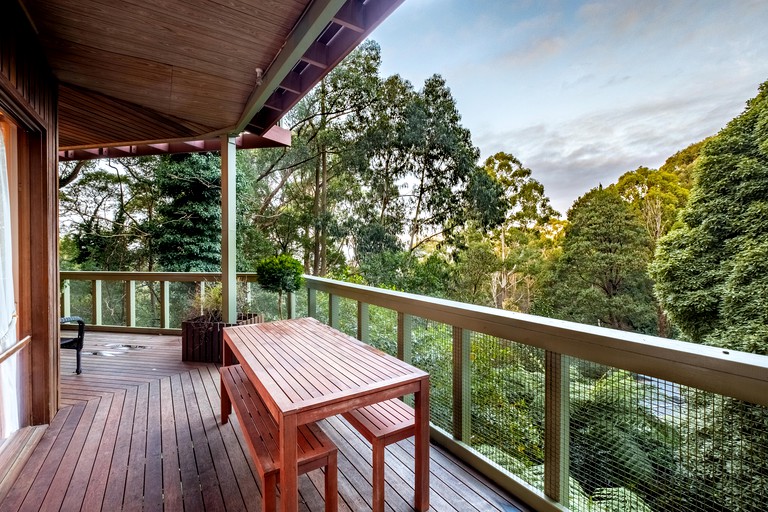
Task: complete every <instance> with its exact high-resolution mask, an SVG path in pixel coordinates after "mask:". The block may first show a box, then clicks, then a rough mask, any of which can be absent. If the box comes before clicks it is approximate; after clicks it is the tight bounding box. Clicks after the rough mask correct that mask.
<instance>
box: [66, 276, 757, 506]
mask: <svg viewBox="0 0 768 512" xmlns="http://www.w3.org/2000/svg"><path fill="white" fill-rule="evenodd" d="M217 278H218V274H168V273H164V274H158V273H147V274H135V273H114V272H110V273H104V272H62V273H61V280H62V289H63V293H62V308H63V314H66V315H69V314H81V315H86V313H87V315H86V316H88V318H89V320H90V322H91V323H92V324H94V325H95V326H99V325H100V324H102V323H104V320H105V318H106V316H107V315H105V312H104V304H105V303H106V302H107V301H111V302H110V305H109V311H110V312H111V313H110V315H111V316H110V318H112V319H120V320H121V325H119V326H109V327H108V326H101V328H102V329H109V330H119V331H124V330H131V329H141V330H143V331H146V330H149V329H155V330H159V331H163V332H176V331H174V330H173V327H174V324H173V323H172V322H173V321H174V320H173V319H174V318H175V317H177V316H179V313H173V310H174V307H176V306H174V300H173V297H177V298H178V297H183V296H184V293H190V292H196V293H200V290H205V285H200V283H204V282H210V281H214V280H216V279H217ZM239 280H240V281H241V282H242V283H243V285H242V286H243V289H244V293H243V294H242V295H243V297H245V299H244V300H248V301H249V302H250V303H251V306H253V304H254V303H255V304H256V307H257V308H259V309H262V311H261V312H263V313H265V314H266V316H267V318H268V319H269V318H274V317H275V305H276V296H275V295H271V294H264V292H262V291H259V290H258V288H257V286H256V285H255V284H253V281H255V277H254V276H253V275H252V274H241V275H239ZM182 282H183V283H192V284H188V285H186V286H187V289H186V292H185V291H184V290H180V289H179V290H174V288H173V287H172V286H171V284H170V283H182ZM76 283H79V284H77V285H76ZM100 283H101V284H100ZM104 283H109V284H108V285H105V284H104ZM137 283H140V284H141V286H139V285H138V284H137ZM76 286H79V287H80V288H81V290H79V291H78V293H79V294H80V295H77V298H76V299H75V298H73V294H74V288H75V287H76ZM173 286H175V287H179V286H182V285H179V284H175V285H173ZM306 286H307V293H306V294H297V295H296V296H291V297H289V298H288V301H287V302H288V308H287V310H288V311H289V314H290V315H291V316H294V315H297V314H298V315H299V316H301V315H310V316H314V317H317V318H320V319H321V320H323V321H325V322H327V323H329V324H330V325H332V326H334V327H336V328H339V329H341V330H343V331H345V332H347V333H348V334H351V335H353V336H356V337H358V338H359V339H361V340H362V341H365V342H367V343H370V344H372V345H374V346H376V347H377V348H379V349H381V350H384V351H387V352H389V353H391V354H393V355H397V356H398V357H400V358H402V359H404V360H406V361H409V362H411V363H412V364H414V365H416V366H419V367H421V368H423V369H425V370H427V371H429V373H430V375H431V386H432V392H431V405H430V407H431V422H432V425H433V429H432V434H433V439H434V440H436V441H437V442H439V443H440V444H443V445H444V446H446V447H447V448H449V449H450V450H451V451H453V452H454V453H455V454H457V455H458V456H460V457H461V458H462V459H463V460H465V461H466V462H468V463H470V464H471V465H473V466H474V467H476V468H477V469H479V470H480V471H481V472H482V473H484V474H485V475H486V476H488V477H490V478H491V479H493V480H495V481H496V482H498V483H499V484H501V485H502V486H504V487H505V488H507V489H508V490H509V491H510V492H512V493H513V494H515V495H516V496H518V497H520V498H522V499H524V500H525V501H527V502H528V503H529V504H531V505H532V506H533V507H535V508H536V509H538V510H562V509H563V508H570V509H573V510H600V511H603V510H638V511H640V510H723V509H727V510H737V509H741V510H761V507H762V505H763V502H764V497H765V495H766V490H768V462H767V461H768V457H767V456H766V455H767V454H768V357H764V356H757V355H753V354H747V353H742V352H735V351H729V350H723V349H720V348H716V347H708V346H703V345H696V344H690V343H685V342H680V341H674V340H667V339H660V338H655V337H651V336H644V335H639V334H633V333H626V332H622V331H616V330H611V329H605V328H600V327H594V326H588V325H582V324H576V323H572V322H564V321H558V320H552V319H547V318H541V317H536V316H531V315H523V314H517V313H512V312H508V311H503V310H498V309H493V308H487V307H481V306H473V305H469V304H463V303H458V302H453V301H448V300H442V299H435V298H431V297H425V296H420V295H414V294H408V293H401V292H395V291H390V290H382V289H377V288H371V287H367V286H361V285H355V284H350V283H343V282H338V281H333V280H329V279H322V278H316V277H310V276H307V277H306ZM105 288H109V293H110V294H111V295H110V296H109V297H108V298H105V295H106V294H105ZM137 288H138V289H139V291H137ZM182 288H183V286H182ZM121 290H122V291H121ZM99 293H101V295H99ZM137 294H138V295H137ZM147 301H149V302H153V301H154V302H153V305H152V307H151V308H150V307H149V306H147V305H146V303H147ZM139 303H142V304H144V305H143V306H141V307H143V308H144V310H147V311H149V310H151V311H152V312H151V313H146V311H145V313H143V314H144V317H145V318H149V320H150V321H151V322H152V325H151V326H149V325H144V326H143V327H142V325H143V324H142V323H141V322H139V321H138V317H139V316H141V315H138V314H137V313H136V312H137V311H138V310H139V309H140V306H139V305H138V304H139ZM77 308H80V309H83V308H86V309H87V308H90V311H84V312H81V311H79V310H77ZM100 309H101V311H100ZM176 309H177V310H179V307H176ZM263 309H268V311H263ZM120 311H122V313H120ZM132 312H133V313H132ZM174 315H176V316H174ZM96 328H98V327H96Z"/></svg>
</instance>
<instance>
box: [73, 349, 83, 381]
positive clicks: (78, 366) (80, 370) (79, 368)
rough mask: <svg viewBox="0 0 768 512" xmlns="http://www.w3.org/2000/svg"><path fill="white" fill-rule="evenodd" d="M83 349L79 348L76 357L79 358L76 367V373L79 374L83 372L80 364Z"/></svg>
mask: <svg viewBox="0 0 768 512" xmlns="http://www.w3.org/2000/svg"><path fill="white" fill-rule="evenodd" d="M81 350H82V349H77V355H76V356H75V359H77V368H75V373H76V374H78V375H80V374H81V373H83V369H82V368H81V366H80V351H81Z"/></svg>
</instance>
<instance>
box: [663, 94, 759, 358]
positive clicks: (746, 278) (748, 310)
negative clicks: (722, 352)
mask: <svg viewBox="0 0 768 512" xmlns="http://www.w3.org/2000/svg"><path fill="white" fill-rule="evenodd" d="M767 198H768V82H766V83H764V84H763V85H762V86H761V87H760V93H759V94H758V96H757V97H756V98H754V99H753V100H751V101H750V102H749V103H748V106H747V109H746V110H745V111H744V113H743V114H741V115H740V116H738V117H737V118H735V119H734V120H733V121H731V122H730V123H729V124H728V126H726V128H724V129H723V130H722V131H721V132H720V133H719V134H718V135H716V136H715V137H713V138H711V139H710V140H709V141H708V142H707V143H706V144H705V145H704V146H703V147H702V149H701V155H700V156H699V159H698V162H697V164H696V181H695V185H694V188H693V190H692V193H691V199H690V201H689V203H688V206H687V207H686V208H685V210H684V211H683V212H682V215H681V224H680V226H679V227H677V228H676V229H674V230H673V231H672V232H671V233H670V234H669V235H668V236H666V237H665V238H663V239H662V240H661V242H660V244H659V248H658V251H657V255H656V260H655V261H654V264H653V266H652V273H653V276H654V278H655V280H656V293H657V294H658V296H659V299H660V301H661V303H662V305H663V306H664V308H665V309H666V310H667V312H668V313H669V315H670V316H671V318H672V319H673V321H674V322H675V323H676V324H677V325H679V326H680V328H681V329H682V331H683V333H684V334H685V335H686V336H687V337H688V338H689V339H691V340H693V341H697V342H705V343H709V344H713V345H718V346H722V347H728V348H734V349H739V350H746V351H749V352H755V353H759V354H768V310H767V309H766V308H765V307H764V297H765V296H766V293H768V279H767V278H766V275H767V274H766V260H767V259H766V258H767V257H768V243H767V242H766V239H768V199H767Z"/></svg>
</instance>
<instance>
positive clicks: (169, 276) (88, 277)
mask: <svg viewBox="0 0 768 512" xmlns="http://www.w3.org/2000/svg"><path fill="white" fill-rule="evenodd" d="M59 278H60V279H61V280H62V281H65V280H69V279H73V280H78V281H80V280H81V281H168V282H171V283H196V282H201V281H217V280H220V279H221V272H124V271H90V270H62V271H61V272H59ZM237 279H238V280H241V281H248V282H255V281H256V274H255V273H253V272H238V273H237Z"/></svg>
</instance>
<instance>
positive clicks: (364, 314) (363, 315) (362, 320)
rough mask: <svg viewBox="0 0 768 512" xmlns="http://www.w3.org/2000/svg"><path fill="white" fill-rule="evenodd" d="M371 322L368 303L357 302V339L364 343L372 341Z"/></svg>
mask: <svg viewBox="0 0 768 512" xmlns="http://www.w3.org/2000/svg"><path fill="white" fill-rule="evenodd" d="M370 322H371V317H370V315H369V314H368V304H366V303H365V302H360V301H358V302H357V339H359V340H360V341H362V342H363V343H368V342H369V341H370V330H371V329H370Z"/></svg>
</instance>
